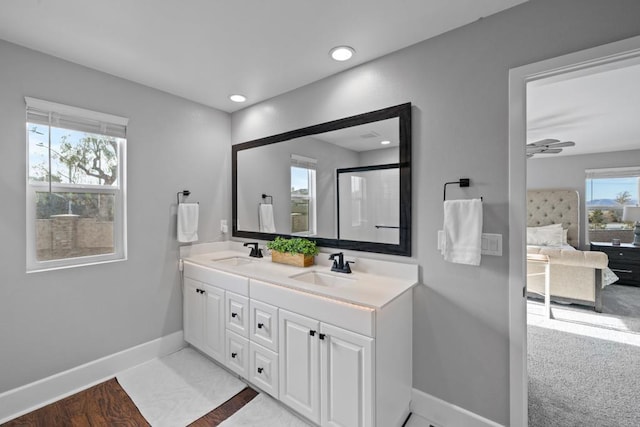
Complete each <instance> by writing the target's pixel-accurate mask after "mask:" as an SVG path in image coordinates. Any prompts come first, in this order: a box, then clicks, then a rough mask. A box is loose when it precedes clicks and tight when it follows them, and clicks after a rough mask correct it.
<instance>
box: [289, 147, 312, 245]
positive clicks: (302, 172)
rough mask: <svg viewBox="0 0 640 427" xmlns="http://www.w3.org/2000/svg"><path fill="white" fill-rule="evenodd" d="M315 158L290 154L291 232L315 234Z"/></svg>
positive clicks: (307, 234)
mask: <svg viewBox="0 0 640 427" xmlns="http://www.w3.org/2000/svg"><path fill="white" fill-rule="evenodd" d="M316 165H317V160H316V159H312V158H309V157H304V156H299V155H296V154H292V155H291V233H292V234H297V235H305V236H312V235H315V234H316Z"/></svg>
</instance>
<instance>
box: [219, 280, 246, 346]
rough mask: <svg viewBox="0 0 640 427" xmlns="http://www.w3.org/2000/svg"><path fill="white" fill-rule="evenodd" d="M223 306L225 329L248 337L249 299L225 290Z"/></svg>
mask: <svg viewBox="0 0 640 427" xmlns="http://www.w3.org/2000/svg"><path fill="white" fill-rule="evenodd" d="M225 307H226V308H225V316H226V319H227V320H226V324H227V329H228V330H230V331H233V332H235V333H237V334H238V335H240V336H243V337H245V338H249V299H248V298H247V297H244V296H242V295H238V294H234V293H233V292H228V291H227V292H226V294H225Z"/></svg>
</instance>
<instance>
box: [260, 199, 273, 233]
mask: <svg viewBox="0 0 640 427" xmlns="http://www.w3.org/2000/svg"><path fill="white" fill-rule="evenodd" d="M258 215H259V217H260V218H259V219H260V232H261V233H275V232H276V225H275V223H274V220H273V205H272V204H270V203H269V204H267V203H260V210H259V211H258Z"/></svg>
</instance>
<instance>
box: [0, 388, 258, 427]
mask: <svg viewBox="0 0 640 427" xmlns="http://www.w3.org/2000/svg"><path fill="white" fill-rule="evenodd" d="M257 394H258V393H257V392H256V391H255V390H253V389H251V388H249V387H247V388H245V389H244V390H242V391H241V392H240V393H238V394H236V395H235V396H233V397H232V398H231V399H229V400H227V401H226V402H225V403H223V404H222V405H220V406H219V407H217V408H216V409H214V410H213V411H211V412H209V413H208V414H206V415H204V416H203V417H202V418H200V419H198V420H196V421H194V422H193V423H192V424H190V427H214V426H217V425H218V424H220V423H221V422H222V421H224V420H226V419H227V418H229V417H230V416H231V415H233V414H234V413H235V412H236V411H238V410H239V409H240V408H242V407H243V406H244V405H246V404H247V403H248V402H249V401H251V400H252V399H253V398H254V397H256V396H257ZM18 426H20V427H26V426H29V427H31V426H33V427H63V426H64V427H85V426H87V427H88V426H91V427H103V426H104V427H112V426H118V427H129V426H131V427H138V426H142V427H144V426H149V423H148V422H147V421H146V420H145V419H144V417H143V416H142V414H140V411H139V410H138V408H137V407H136V405H135V404H134V403H133V401H132V400H131V398H130V397H129V395H128V394H127V393H126V392H125V391H124V389H123V388H122V387H121V386H120V384H119V383H118V381H117V380H116V379H115V378H112V379H110V380H108V381H105V382H103V383H100V384H98V385H96V386H93V387H91V388H88V389H86V390H83V391H81V392H79V393H76V394H74V395H72V396H69V397H67V398H64V399H62V400H59V401H57V402H54V403H51V404H49V405H47V406H45V407H43V408H40V409H37V410H35V411H33V412H30V413H28V414H25V415H23V416H21V417H18V418H16V419H13V420H11V421H9V422H7V423H4V424H2V427H18Z"/></svg>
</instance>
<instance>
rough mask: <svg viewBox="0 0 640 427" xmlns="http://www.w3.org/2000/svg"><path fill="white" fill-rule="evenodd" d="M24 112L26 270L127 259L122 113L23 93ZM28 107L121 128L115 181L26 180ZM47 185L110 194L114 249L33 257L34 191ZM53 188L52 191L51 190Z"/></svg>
mask: <svg viewBox="0 0 640 427" xmlns="http://www.w3.org/2000/svg"><path fill="white" fill-rule="evenodd" d="M25 103H26V107H27V108H26V113H25V149H26V177H25V181H26V182H25V187H26V188H25V189H26V239H27V242H26V251H27V254H26V271H27V273H34V272H41V271H50V270H58V269H66V268H73V267H82V266H87V265H96V264H103V263H111V262H117V261H125V260H126V259H127V197H126V188H127V184H126V183H127V177H126V171H127V167H126V152H127V150H126V145H127V137H126V126H127V124H128V119H127V118H124V117H119V116H114V115H111V114H106V113H100V112H97V111H92V110H87V109H84V108H78V107H72V106H68V105H64V104H58V103H55V102H50V101H44V100H40V99H36V98H30V97H25ZM30 108H33V109H37V110H40V111H49V112H50V113H56V114H61V115H64V116H68V117H74V118H77V119H79V120H86V121H87V122H97V123H99V124H100V125H101V126H102V127H103V129H104V127H105V126H110V125H115V126H119V127H121V128H124V131H123V132H124V134H123V135H122V136H118V138H120V141H119V143H118V144H117V153H116V154H117V156H118V169H117V174H118V175H117V177H118V178H117V181H116V184H115V185H111V186H103V185H94V184H71V183H58V182H49V181H43V182H32V181H31V180H30V175H29V174H30V159H29V156H30V144H29V129H28V126H27V124H28V123H30V121H29V118H28V111H29V109H30ZM48 126H49V127H52V126H53V127H59V128H62V129H69V130H72V131H83V130H79V129H74V128H73V127H65V126H55V125H53V124H52V123H51V122H49V124H48ZM92 133H95V134H101V135H105V136H113V135H110V134H109V133H108V132H105V131H102V132H100V131H97V130H96V131H94V132H92ZM43 189H46V190H49V189H51V192H52V193H69V192H71V193H79V192H87V193H94V194H97V193H101V194H114V198H115V210H114V218H113V246H114V251H113V252H112V253H108V254H98V255H84V256H76V257H70V258H60V259H55V260H38V258H37V247H38V245H37V241H36V238H37V236H36V233H37V222H36V217H37V215H36V193H38V192H40V191H41V190H43ZM54 189H55V191H54Z"/></svg>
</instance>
